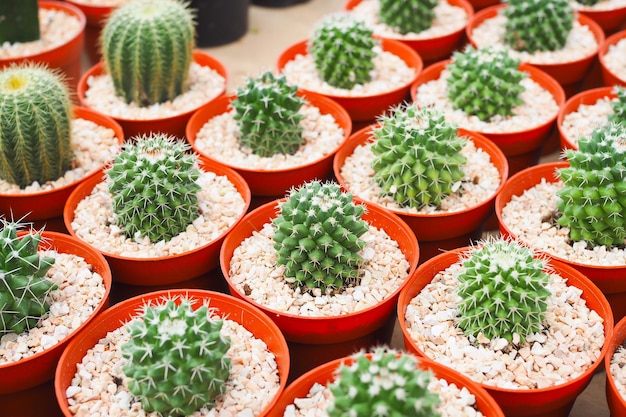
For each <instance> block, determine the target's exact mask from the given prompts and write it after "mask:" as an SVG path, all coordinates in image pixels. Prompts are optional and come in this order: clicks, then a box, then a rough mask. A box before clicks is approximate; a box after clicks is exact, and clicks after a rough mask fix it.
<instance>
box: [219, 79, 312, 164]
mask: <svg viewBox="0 0 626 417" xmlns="http://www.w3.org/2000/svg"><path fill="white" fill-rule="evenodd" d="M297 90H298V87H297V86H295V85H293V86H292V85H289V84H287V80H286V78H285V75H284V74H280V75H277V76H274V74H272V73H271V72H270V71H266V72H264V73H262V74H261V75H260V76H259V77H257V78H256V79H255V78H248V80H247V82H246V86H245V87H242V88H239V89H238V90H237V98H236V99H235V100H233V101H232V102H231V104H232V106H233V108H234V109H235V116H234V118H235V120H237V125H238V126H239V131H240V134H241V136H240V138H239V140H240V143H241V144H242V145H243V146H247V147H249V148H250V149H251V150H252V152H253V153H255V154H257V155H260V156H264V157H269V156H272V155H275V154H287V155H292V154H294V153H295V152H296V151H297V150H298V148H300V146H301V145H302V144H303V142H304V136H303V135H302V132H303V130H304V129H303V127H302V126H301V125H300V121H301V120H302V117H303V116H302V114H301V113H298V110H300V108H301V107H302V105H303V104H304V102H305V101H304V99H303V98H301V97H298V95H297Z"/></svg>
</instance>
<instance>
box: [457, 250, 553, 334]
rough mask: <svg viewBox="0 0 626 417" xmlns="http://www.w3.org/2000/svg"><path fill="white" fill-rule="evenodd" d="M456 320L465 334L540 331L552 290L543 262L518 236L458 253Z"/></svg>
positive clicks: (530, 332) (528, 332)
mask: <svg viewBox="0 0 626 417" xmlns="http://www.w3.org/2000/svg"><path fill="white" fill-rule="evenodd" d="M462 264H463V269H462V271H461V272H460V273H459V275H458V281H459V286H458V290H457V293H458V295H459V297H460V301H459V303H458V306H457V308H458V314H459V317H458V321H457V325H458V327H459V328H461V329H462V330H463V332H464V333H465V334H466V335H468V336H473V337H478V335H479V334H481V333H482V334H483V336H484V337H486V338H487V339H494V338H504V339H506V340H508V341H509V342H511V341H512V340H513V335H514V334H518V335H519V337H520V342H521V343H523V342H524V341H525V340H526V337H527V336H528V335H530V334H532V333H535V332H537V331H540V330H541V323H542V321H543V320H544V317H545V311H546V309H547V302H546V301H547V299H548V297H549V296H550V291H549V289H548V288H547V285H548V281H549V276H548V274H547V273H546V272H544V269H545V267H546V262H545V261H544V260H543V259H541V258H540V257H537V256H536V255H535V253H534V252H533V250H532V249H530V248H527V247H525V246H523V245H522V244H520V243H519V242H516V241H508V240H504V239H497V238H496V239H493V240H490V241H486V242H483V244H482V245H481V246H477V247H473V248H472V249H471V250H470V251H469V253H467V254H465V255H464V256H462Z"/></svg>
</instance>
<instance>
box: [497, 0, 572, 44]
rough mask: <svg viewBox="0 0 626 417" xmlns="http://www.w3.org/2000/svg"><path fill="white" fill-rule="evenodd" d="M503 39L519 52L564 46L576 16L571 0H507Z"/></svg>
mask: <svg viewBox="0 0 626 417" xmlns="http://www.w3.org/2000/svg"><path fill="white" fill-rule="evenodd" d="M503 13H504V16H506V23H505V33H504V42H505V43H506V44H507V45H508V46H510V47H511V48H512V49H514V50H516V51H526V52H529V53H533V52H536V51H557V50H559V49H562V48H563V47H564V46H565V43H566V41H567V37H568V35H569V33H570V31H571V30H572V28H573V27H574V20H575V19H576V15H575V13H574V9H573V8H572V5H571V4H570V0H508V2H507V7H505V8H504V11H503Z"/></svg>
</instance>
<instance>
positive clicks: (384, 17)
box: [378, 0, 439, 35]
mask: <svg viewBox="0 0 626 417" xmlns="http://www.w3.org/2000/svg"><path fill="white" fill-rule="evenodd" d="M379 3H380V11H379V12H378V15H379V18H380V21H381V22H382V23H384V24H386V25H387V26H390V27H392V28H395V29H397V30H398V31H399V32H400V33H402V34H403V35H406V34H407V33H409V32H413V33H420V32H423V31H425V30H426V29H429V28H430V27H431V26H432V25H433V20H434V19H435V7H437V5H438V4H439V1H438V0H404V1H398V0H379Z"/></svg>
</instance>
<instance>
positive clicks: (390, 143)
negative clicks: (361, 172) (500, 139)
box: [372, 103, 466, 209]
mask: <svg viewBox="0 0 626 417" xmlns="http://www.w3.org/2000/svg"><path fill="white" fill-rule="evenodd" d="M373 133H374V137H375V139H376V140H375V141H374V142H373V144H372V152H373V153H374V156H375V158H374V160H373V162H372V167H373V168H374V180H375V181H376V183H378V185H380V187H381V188H382V190H383V193H384V194H385V195H390V196H392V197H393V199H394V200H395V201H396V202H397V203H398V204H400V205H401V206H403V207H414V208H418V209H419V208H421V207H423V206H426V205H429V204H430V205H433V206H439V205H440V204H441V199H442V198H444V197H445V196H447V195H450V194H451V193H452V192H453V188H454V185H455V184H457V183H458V182H459V181H460V180H461V179H462V178H463V175H464V174H463V165H464V164H465V162H466V158H465V157H464V156H463V155H462V154H461V149H463V146H464V145H465V143H466V142H465V139H462V138H460V137H458V136H457V128H456V126H453V125H451V124H450V123H448V122H446V121H445V119H444V115H443V113H441V112H439V111H437V110H434V109H429V108H423V109H420V108H419V107H418V105H417V104H415V103H413V104H409V105H406V106H399V107H397V108H395V109H393V111H392V113H391V114H389V115H383V116H381V117H380V123H379V125H377V127H375V128H374V130H373Z"/></svg>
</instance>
